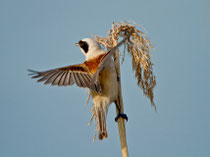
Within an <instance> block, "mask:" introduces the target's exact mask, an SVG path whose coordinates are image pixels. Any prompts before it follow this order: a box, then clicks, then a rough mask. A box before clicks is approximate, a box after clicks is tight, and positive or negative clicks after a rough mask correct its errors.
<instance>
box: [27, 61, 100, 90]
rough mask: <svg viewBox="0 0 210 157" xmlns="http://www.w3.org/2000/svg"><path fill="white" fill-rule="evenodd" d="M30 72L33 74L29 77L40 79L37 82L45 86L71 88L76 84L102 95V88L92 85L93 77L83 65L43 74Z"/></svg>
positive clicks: (96, 84)
mask: <svg viewBox="0 0 210 157" xmlns="http://www.w3.org/2000/svg"><path fill="white" fill-rule="evenodd" d="M28 71H29V72H31V73H30V74H29V75H32V78H39V80H38V81H37V82H44V84H51V85H57V86H71V85H73V84H75V83H76V85H77V86H79V87H83V88H89V89H91V90H93V91H95V92H97V93H100V91H101V87H100V85H99V84H98V83H95V84H94V85H92V84H91V82H92V75H91V74H90V73H89V71H88V70H87V68H86V67H85V66H84V65H83V64H78V65H71V66H66V67H62V68H57V69H52V70H48V71H43V72H38V71H34V70H28Z"/></svg>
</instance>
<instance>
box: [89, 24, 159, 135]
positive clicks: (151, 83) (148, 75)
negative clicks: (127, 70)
mask: <svg viewBox="0 0 210 157" xmlns="http://www.w3.org/2000/svg"><path fill="white" fill-rule="evenodd" d="M137 27H138V26H137V25H136V24H133V25H131V24H130V23H127V22H119V23H117V24H114V23H113V24H112V28H111V29H110V31H109V33H108V35H107V36H106V37H100V36H95V37H94V38H95V40H96V41H97V42H98V43H100V44H102V45H103V46H104V47H105V48H106V49H107V50H109V49H111V48H113V47H114V46H116V45H117V43H118V39H119V37H123V36H125V35H127V34H128V33H129V32H130V31H133V33H132V34H131V37H130V39H129V40H127V41H126V42H125V43H124V52H123V54H122V56H123V57H122V62H123V61H124V58H125V52H126V51H127V52H128V53H129V54H130V56H131V58H132V69H133V71H134V73H135V77H136V79H137V85H138V86H139V87H140V88H141V89H142V90H143V93H144V95H145V96H146V97H148V98H149V99H150V102H151V104H152V106H153V107H154V109H155V110H156V106H155V103H154V94H153V89H154V87H155V85H156V79H155V76H154V73H153V68H152V67H153V64H152V62H151V52H150V49H151V48H153V46H152V44H151V42H150V40H149V39H148V38H147V36H146V35H145V33H143V32H142V31H140V30H139V29H138V28H137ZM91 111H92V113H93V115H92V118H91V120H90V123H91V121H92V120H93V118H94V117H95V112H94V108H92V109H91ZM90 123H89V124H90ZM96 133H97V128H96ZM95 136H96V135H95ZM94 139H95V138H94Z"/></svg>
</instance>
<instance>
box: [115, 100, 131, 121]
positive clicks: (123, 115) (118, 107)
mask: <svg viewBox="0 0 210 157" xmlns="http://www.w3.org/2000/svg"><path fill="white" fill-rule="evenodd" d="M115 105H116V107H117V110H118V115H117V117H116V118H115V122H117V120H118V119H119V118H120V117H122V118H123V119H125V120H126V121H128V117H127V115H126V114H124V113H122V112H121V111H120V106H119V104H118V103H117V101H116V102H115Z"/></svg>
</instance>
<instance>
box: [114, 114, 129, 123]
mask: <svg viewBox="0 0 210 157" xmlns="http://www.w3.org/2000/svg"><path fill="white" fill-rule="evenodd" d="M120 117H122V118H123V119H125V120H126V121H128V116H127V115H126V114H124V113H119V114H118V115H117V117H116V118H115V122H117V120H118V119H119V118H120Z"/></svg>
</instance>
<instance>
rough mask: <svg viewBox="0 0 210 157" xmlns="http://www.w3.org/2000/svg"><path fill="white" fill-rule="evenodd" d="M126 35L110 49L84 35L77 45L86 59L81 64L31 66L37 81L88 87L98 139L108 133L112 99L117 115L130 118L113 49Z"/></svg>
mask: <svg viewBox="0 0 210 157" xmlns="http://www.w3.org/2000/svg"><path fill="white" fill-rule="evenodd" d="M128 38H129V35H127V36H126V37H125V38H124V39H123V40H122V41H121V42H120V43H119V44H117V45H116V46H115V47H114V48H112V49H111V50H109V51H107V52H106V51H104V50H103V49H102V48H101V46H100V44H99V43H98V42H96V41H95V40H94V39H92V38H84V39H82V40H80V41H79V42H78V43H76V44H75V45H76V46H78V47H79V48H80V49H81V51H82V53H83V54H84V55H85V57H86V59H85V61H84V62H83V63H82V64H76V65H70V66H65V67H61V68H55V69H52V70H47V71H42V72H39V71H35V70H30V69H29V70H28V71H29V72H30V73H29V75H31V77H32V78H33V79H38V80H37V82H44V84H51V85H53V86H54V85H57V86H71V85H73V84H76V85H77V86H78V87H82V88H88V89H89V90H90V95H91V96H92V100H93V106H94V109H95V113H96V121H97V130H98V139H99V140H103V139H104V138H107V137H108V132H107V125H106V119H107V113H108V108H109V106H110V104H111V103H115V105H116V108H117V110H118V115H117V117H116V118H115V121H116V122H117V120H118V118H120V117H122V118H123V119H125V120H128V117H127V115H126V114H124V113H122V112H121V109H120V105H119V95H118V82H119V77H118V76H117V73H116V68H115V64H114V59H113V56H114V53H115V51H116V50H117V49H118V48H119V46H121V45H122V44H123V43H124V42H125V41H126V40H127V39H128Z"/></svg>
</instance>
